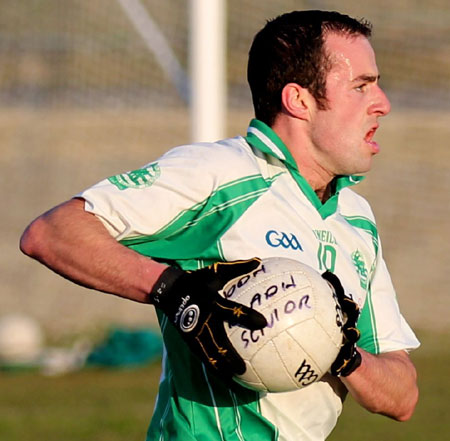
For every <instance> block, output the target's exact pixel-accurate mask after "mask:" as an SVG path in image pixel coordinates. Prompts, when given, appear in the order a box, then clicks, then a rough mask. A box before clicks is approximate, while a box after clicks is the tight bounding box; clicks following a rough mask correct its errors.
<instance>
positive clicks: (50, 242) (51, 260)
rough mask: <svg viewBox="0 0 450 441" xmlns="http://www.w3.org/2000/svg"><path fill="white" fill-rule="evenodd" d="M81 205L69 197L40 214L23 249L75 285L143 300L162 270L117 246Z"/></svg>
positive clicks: (151, 262)
mask: <svg viewBox="0 0 450 441" xmlns="http://www.w3.org/2000/svg"><path fill="white" fill-rule="evenodd" d="M83 207H84V202H83V201H82V200H79V199H73V200H70V201H68V202H66V203H64V204H62V205H60V206H58V207H56V208H54V209H52V210H50V211H49V212H47V213H45V214H43V215H42V216H40V217H39V218H38V219H36V220H35V221H34V222H32V223H31V224H30V226H29V227H28V228H27V229H26V230H25V232H24V234H23V235H22V238H21V242H20V247H21V250H22V251H23V252H24V253H25V254H27V255H29V256H30V257H32V258H34V259H36V260H38V261H39V262H41V263H42V264H44V265H46V266H47V267H49V268H50V269H52V270H53V271H55V272H57V273H58V274H60V275H62V276H63V277H65V278H68V279H70V280H72V281H73V282H75V283H78V284H80V285H83V286H86V287H88V288H92V289H96V290H99V291H104V292H108V293H111V294H115V295H119V296H121V297H125V298H129V299H131V300H135V301H138V302H144V301H145V300H146V296H147V294H148V292H149V291H150V289H151V287H152V286H153V284H154V282H155V281H156V279H157V278H158V276H159V275H160V274H161V272H162V271H163V270H164V269H165V268H166V266H165V265H162V264H159V263H157V262H155V261H153V260H151V259H149V258H147V257H145V256H142V255H140V254H139V253H136V252H135V251H133V250H131V249H128V248H127V247H125V246H123V245H121V244H119V243H118V242H117V241H116V240H115V239H114V238H113V237H111V235H110V234H109V233H108V231H107V230H106V228H105V227H104V226H103V224H102V223H101V222H100V221H99V220H98V219H97V218H96V217H95V216H94V215H92V214H90V213H87V212H86V211H84V208H83Z"/></svg>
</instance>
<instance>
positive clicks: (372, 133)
mask: <svg viewBox="0 0 450 441" xmlns="http://www.w3.org/2000/svg"><path fill="white" fill-rule="evenodd" d="M377 129H378V124H377V125H375V126H373V127H372V128H371V129H370V130H369V131H368V132H367V133H366V136H365V137H364V141H365V142H366V144H369V146H370V147H371V148H372V153H373V154H376V153H378V152H379V151H380V146H379V145H378V143H377V142H376V141H374V140H373V137H374V136H375V132H376V131H377Z"/></svg>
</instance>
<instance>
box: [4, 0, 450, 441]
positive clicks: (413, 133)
mask: <svg viewBox="0 0 450 441" xmlns="http://www.w3.org/2000/svg"><path fill="white" fill-rule="evenodd" d="M124 3H126V1H122V2H121V1H120V0H95V1H88V0H64V1H61V0H15V1H13V0H0V152H1V154H0V167H1V173H0V184H1V189H2V192H1V198H2V200H1V203H2V216H1V220H0V222H1V227H2V231H3V240H2V242H1V247H2V251H1V253H0V275H1V276H0V277H1V284H0V290H1V291H0V319H1V318H2V317H6V316H10V315H11V314H16V315H17V314H19V315H21V316H22V317H23V316H25V317H27V318H29V319H31V320H33V322H34V323H35V324H37V326H38V327H39V329H40V332H41V333H42V338H43V341H44V342H45V344H54V343H60V342H62V341H74V339H78V338H83V336H86V335H88V336H93V335H94V336H96V335H99V334H101V333H103V332H104V330H105V329H108V328H109V327H111V326H119V327H125V328H126V327H132V328H136V327H155V326H156V324H155V316H154V314H153V311H152V309H151V308H149V307H146V306H143V305H139V304H133V303H131V302H126V301H124V300H120V299H118V298H115V297H112V296H107V295H103V294H99V293H96V292H93V291H90V290H87V289H84V288H82V287H79V286H76V285H74V284H71V283H70V282H68V281H66V280H64V279H62V278H61V277H59V276H57V275H55V274H53V273H51V272H50V271H48V270H47V269H46V268H44V267H43V266H41V265H39V264H38V263H36V262H34V261H32V260H30V259H28V258H26V257H25V256H23V255H22V254H21V253H20V251H19V250H18V241H19V237H20V235H21V233H22V231H23V230H24V229H25V227H26V226H27V224H28V223H29V222H30V221H31V220H32V219H34V218H35V217H37V216H38V215H40V214H41V213H42V212H43V211H46V210H47V209H49V208H51V207H53V206H55V205H57V204H59V203H60V202H62V201H64V200H67V199H68V198H70V197H72V196H73V195H75V194H76V193H78V192H79V191H80V190H82V189H84V188H86V187H88V186H90V185H92V184H94V183H95V182H97V181H99V180H100V179H102V178H103V177H106V176H110V175H113V174H117V173H119V172H123V171H126V170H130V169H135V168H138V167H140V166H142V165H143V164H145V163H147V162H150V161H151V160H153V159H155V158H157V157H158V156H159V155H160V154H161V153H163V152H164V151H166V150H168V149H169V148H171V147H172V146H175V145H178V144H182V143H187V142H189V141H191V140H192V137H193V134H192V130H191V127H192V114H191V112H190V107H189V103H188V101H187V100H186V97H185V96H183V91H182V90H180V87H177V84H175V83H174V81H173V78H171V77H170V75H168V73H167V70H166V69H164V67H163V66H162V65H161V62H160V61H158V55H157V54H158V50H157V48H156V49H155V47H153V48H152V47H151V45H149V43H148V41H145V38H144V35H143V34H142V33H141V32H140V31H139V29H138V27H137V25H136V23H135V22H133V20H132V19H131V17H130V15H129V14H127V13H126V9H125V8H124V7H123V4H124ZM132 3H133V2H132ZM134 3H136V2H134ZM137 3H139V5H140V7H142V8H144V10H145V16H146V17H147V18H150V19H151V22H152V23H153V25H154V26H155V29H157V30H158V32H159V33H160V34H161V35H162V36H163V37H164V43H165V44H167V46H168V47H169V48H170V51H171V54H173V55H175V58H176V60H177V62H178V63H179V68H180V70H181V71H182V72H184V73H185V74H186V76H189V72H190V69H191V65H190V53H191V52H190V48H189V41H190V32H191V31H192V29H190V28H191V26H190V18H189V14H190V3H191V2H190V1H188V0H164V1H158V0H141V1H139V2H137ZM225 5H226V10H225V16H224V23H225V25H226V89H225V92H226V109H227V113H226V117H225V120H224V121H225V127H224V132H225V135H229V136H235V135H236V134H245V131H246V128H247V124H248V122H249V120H250V119H251V118H252V116H253V115H252V107H251V98H250V93H249V90H248V87H247V83H246V63H247V53H248V49H249V46H250V44H251V41H252V38H253V35H254V34H255V33H256V32H257V31H258V30H259V29H260V28H261V27H262V26H263V25H264V23H265V21H266V20H267V19H269V18H271V17H274V16H276V15H279V14H281V13H283V12H287V11H290V10H294V9H329V10H338V11H340V12H342V13H347V14H349V15H352V16H355V17H357V18H362V17H364V18H367V19H369V20H370V21H371V22H372V23H373V25H374V33H373V37H372V44H373V46H374V48H375V51H376V54H377V61H378V67H379V69H380V72H381V76H382V78H381V84H382V87H383V88H384V89H385V91H386V93H387V95H388V96H389V98H390V100H391V104H392V112H391V114H390V115H389V116H388V117H386V118H385V119H383V120H382V121H381V128H380V129H379V131H378V132H377V133H378V134H377V140H378V141H379V143H380V145H381V149H382V151H381V154H380V155H379V157H377V159H376V161H375V166H374V168H373V170H372V171H371V172H370V173H369V176H368V179H366V180H365V181H364V183H363V184H361V185H360V186H358V188H357V190H358V191H359V192H360V193H361V194H363V195H364V196H366V197H367V198H368V199H369V200H370V201H371V204H372V208H373V210H374V212H375V215H376V217H377V221H378V227H379V231H380V234H381V238H382V243H383V248H384V254H385V259H386V261H387V263H388V266H389V267H390V270H391V275H392V278H393V280H394V284H395V286H396V288H397V292H398V300H399V303H400V306H401V309H402V311H403V314H404V316H405V317H406V319H407V320H408V322H409V323H410V324H411V325H412V326H413V328H414V329H415V330H416V331H417V333H418V335H419V337H420V338H422V339H423V341H424V342H426V343H427V344H424V345H423V346H422V348H421V349H420V350H419V351H417V354H418V355H417V357H420V356H422V357H423V359H421V360H422V361H421V362H422V365H421V366H423V372H424V373H426V372H429V373H428V374H427V375H429V378H430V379H431V378H433V381H438V380H437V379H438V378H439V379H440V380H439V381H441V379H442V377H439V375H438V374H436V373H435V372H434V371H433V370H432V369H431V367H430V366H432V365H433V366H434V365H435V364H436V363H437V360H440V363H442V361H443V360H444V359H443V358H442V357H444V358H445V357H446V358H445V360H447V359H448V358H449V357H450V354H449V344H448V343H449V339H448V336H449V335H450V324H449V320H448V312H449V306H450V301H449V298H450V296H449V295H448V288H447V283H446V282H447V279H446V276H447V271H448V268H449V267H450V241H449V231H450V191H449V189H450V149H449V148H448V146H447V145H446V144H447V142H448V139H449V138H450V4H449V2H448V1H447V0H428V1H427V2H423V1H418V0H397V1H395V2H393V1H388V0H378V1H377V2H373V1H364V0H357V1H354V0H347V1H345V2H342V1H331V0H323V1H320V0H316V1H306V0H305V1H301V0H277V1H256V0H228V1H226V2H225ZM163 57H164V54H163ZM420 354H422V355H420ZM439 357H441V358H439ZM419 362H420V360H419ZM446 365H447V364H446ZM428 369H431V370H430V371H428ZM419 374H420V372H419ZM27 378H28V377H27ZM132 378H134V379H136V381H137V379H139V378H138V377H136V376H132ZM425 378H428V377H425ZM1 381H3V379H2V377H1V376H0V383H1ZM14 381H18V383H17V385H16V386H13V387H12V388H11V390H10V392H11V394H12V396H13V397H15V395H14V393H18V391H19V390H20V384H21V383H20V380H17V379H15V380H14ZM93 381H94V383H96V384H97V380H93ZM130 381H132V380H130ZM111 383H115V381H113V380H111ZM9 384H11V378H9ZM86 384H90V383H89V380H86ZM433 384H434V383H433ZM61 387H62V388H64V387H66V386H64V385H62V386H61ZM78 387H80V386H79V384H77V385H76V386H74V388H78ZM88 387H89V388H90V386H88ZM124 387H125V386H124ZM130 389H132V388H131V386H130ZM136 390H138V391H140V390H141V389H140V387H139V386H138V385H136ZM447 390H448V389H447ZM435 392H436V394H437V395H439V394H441V395H442V393H441V392H439V388H438V386H437V384H436V391H435ZM5 396H6V395H3V400H5ZM432 397H435V396H434V395H429V402H428V401H427V400H426V399H425V404H424V406H426V405H428V404H429V405H430V406H432V405H431V404H430V403H432V402H433V399H432ZM445 397H447V398H446V400H447V406H448V393H447V395H444V397H441V398H442V399H444V398H445ZM19 398H20V397H19V396H17V397H16V398H15V399H17V400H19ZM52 399H53V401H54V400H56V402H58V401H57V399H56V398H55V397H53V398H52ZM99 399H100V398H99ZM134 399H135V398H134ZM143 400H144V398H143ZM49 401H51V400H50V399H49ZM149 401H151V400H150V399H149V398H148V397H147V396H145V402H149ZM1 402H2V398H0V406H1ZM4 402H5V403H6V401H4ZM11 403H12V402H9V403H6V404H5V406H6V405H7V404H8V406H9V407H8V408H11V406H12V404H11ZM427 403H428V404H427ZM150 404H151V403H150ZM433 406H434V407H429V408H428V409H429V412H430V413H433V415H434V418H437V416H438V415H440V414H443V413H442V412H444V409H443V408H442V406H441V407H439V408H438V409H436V402H434V404H433ZM423 408H424V409H425V407H423ZM16 410H17V409H16ZM28 410H29V409H28ZM431 411H432V412H431ZM424 412H425V411H424ZM447 412H448V407H447ZM150 414H151V405H149V407H148V412H147V414H146V416H145V417H144V418H147V417H149V416H150ZM1 418H2V417H0V437H1V434H2V432H1V430H2V427H3V429H4V428H5V427H9V426H8V425H7V424H6V423H5V420H3V423H2V419H1ZM375 418H376V417H375ZM419 418H420V417H419ZM423 419H424V421H425V419H426V418H425V414H424V416H423ZM13 420H14V421H16V419H14V418H13ZM17 421H20V418H18V419H17ZM371 421H372V420H371ZM375 421H376V424H375V425H374V426H377V427H378V422H379V421H380V420H378V419H376V420H375ZM420 421H421V427H422V430H424V429H423V427H424V422H423V421H422V420H420ZM427 421H428V422H429V419H427ZM2 424H3V426H2ZM11 424H12V423H11ZM439 424H441V427H442V424H446V423H442V422H440V423H439ZM126 427H128V426H126ZM383 427H384V426H383ZM138 429H139V431H140V434H141V435H142V434H143V433H144V432H145V424H144V425H143V426H142V427H139V428H138ZM5 430H6V429H5ZM118 430H119V429H118ZM391 430H393V429H392V428H391V426H389V433H394V432H390V431H391ZM433 430H434V433H435V434H436V438H433V436H432V435H430V434H431V433H432V432H433V431H432V430H431V429H430V430H427V431H426V432H425V431H423V432H422V435H420V433H419V435H417V431H414V433H415V434H416V435H414V436H415V437H413V435H411V436H410V437H408V438H401V436H403V435H400V434H398V433H397V432H395V433H396V435H392V436H394V437H393V438H389V437H388V436H385V434H384V432H383V435H382V436H383V437H384V438H385V439H393V440H394V439H395V440H399V439H423V440H429V439H441V438H439V437H438V436H439V433H445V432H440V430H439V429H438V428H436V427H435V426H434V425H433ZM104 432H105V431H103V432H102V433H104ZM5 433H6V432H5ZM35 433H36V428H35ZM127 433H129V432H127ZM399 433H403V432H399ZM411 433H412V431H411ZM46 436H47V438H46V439H51V437H48V433H46ZM80 436H81V435H80ZM142 438H143V436H141V437H137V438H136V439H142ZM347 438H348V436H347ZM2 439H3V438H2ZM5 439H13V438H5ZM21 439H26V437H24V436H23V434H22V438H21ZM66 439H72V438H70V437H66ZM73 439H81V438H73ZM95 439H114V437H113V436H112V435H111V434H110V435H108V436H106V437H103V438H102V437H101V436H99V435H98V434H97V435H96V437H95ZM118 439H120V438H118ZM126 439H131V438H126ZM352 439H353V438H352ZM354 439H369V438H354ZM374 439H376V438H374Z"/></svg>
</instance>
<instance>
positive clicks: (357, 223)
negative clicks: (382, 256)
mask: <svg viewBox="0 0 450 441" xmlns="http://www.w3.org/2000/svg"><path fill="white" fill-rule="evenodd" d="M344 218H345V220H346V221H347V222H348V223H349V224H350V225H352V226H353V227H356V228H359V229H361V230H364V231H365V232H367V233H369V234H370V235H371V236H372V243H373V246H374V248H375V255H377V254H378V230H377V226H376V225H375V223H374V222H373V221H371V220H370V219H368V218H366V217H363V216H344Z"/></svg>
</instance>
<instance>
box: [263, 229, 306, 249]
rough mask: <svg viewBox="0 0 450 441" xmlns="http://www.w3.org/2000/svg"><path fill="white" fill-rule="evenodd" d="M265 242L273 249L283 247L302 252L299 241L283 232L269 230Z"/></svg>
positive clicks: (292, 235) (290, 234)
mask: <svg viewBox="0 0 450 441" xmlns="http://www.w3.org/2000/svg"><path fill="white" fill-rule="evenodd" d="M266 242H267V243H268V244H269V245H270V246H271V247H274V248H277V247H283V248H291V249H293V250H299V251H303V248H302V246H301V245H300V242H299V240H298V239H297V238H296V237H295V235H294V234H292V233H289V234H288V233H284V232H283V231H281V232H278V231H275V230H269V231H268V232H267V234H266Z"/></svg>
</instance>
